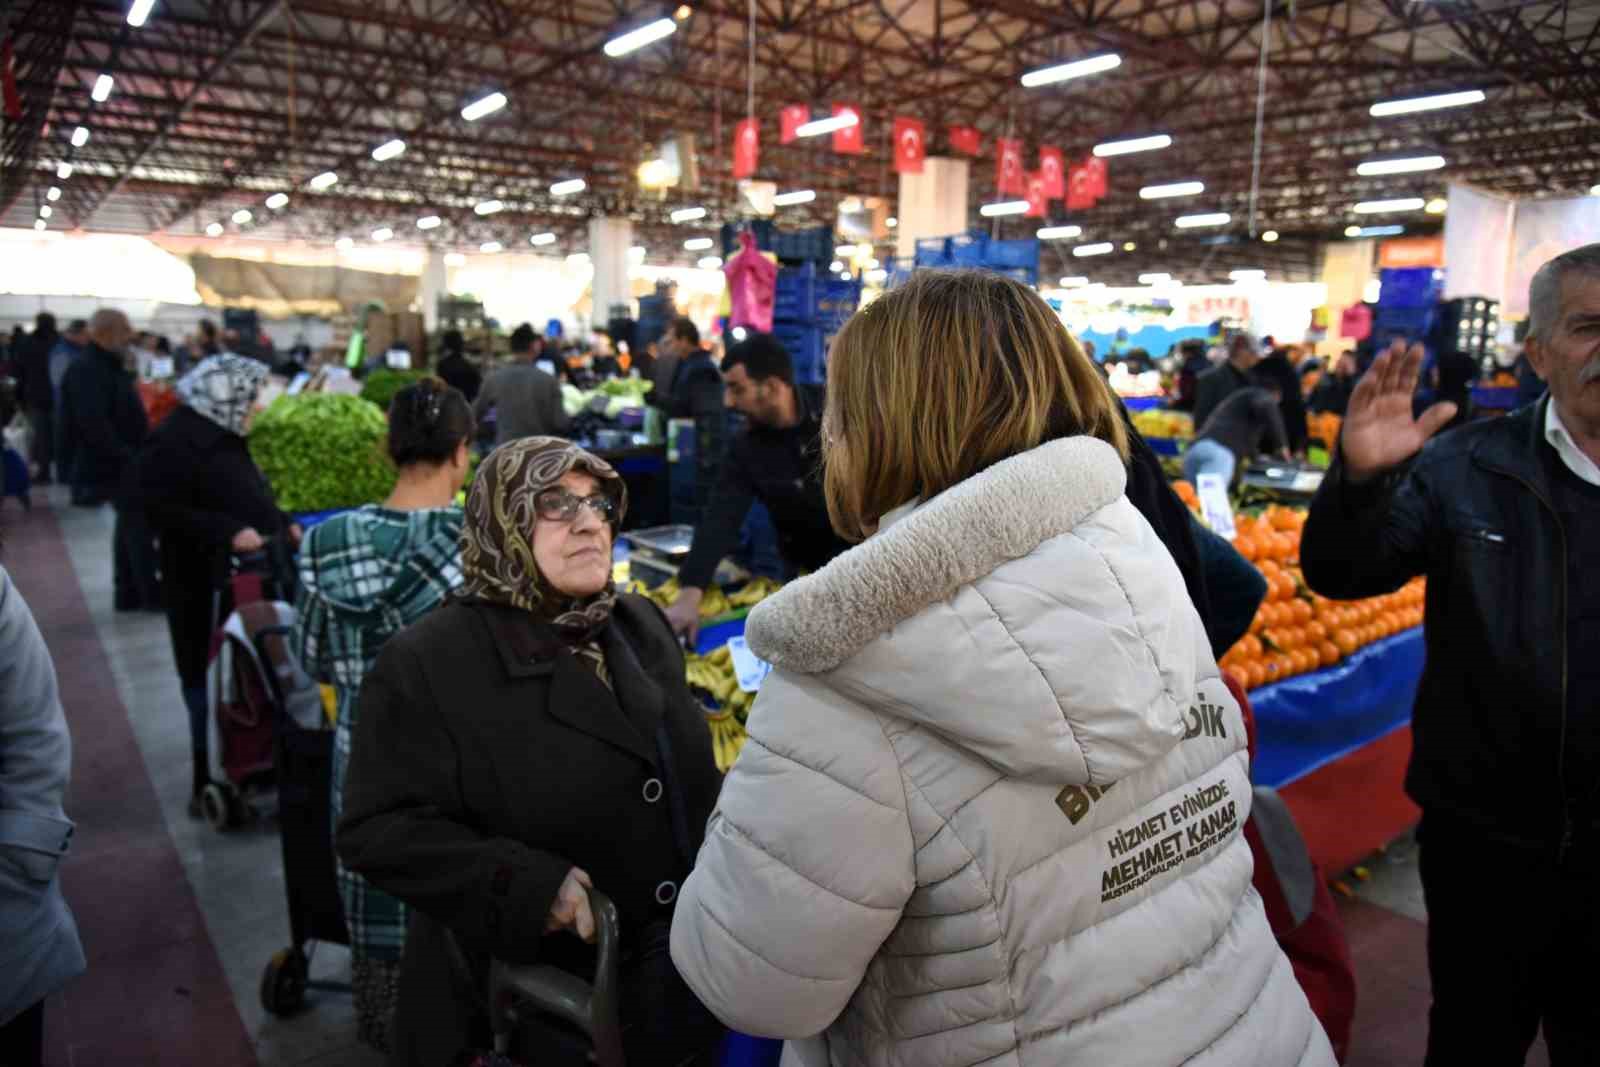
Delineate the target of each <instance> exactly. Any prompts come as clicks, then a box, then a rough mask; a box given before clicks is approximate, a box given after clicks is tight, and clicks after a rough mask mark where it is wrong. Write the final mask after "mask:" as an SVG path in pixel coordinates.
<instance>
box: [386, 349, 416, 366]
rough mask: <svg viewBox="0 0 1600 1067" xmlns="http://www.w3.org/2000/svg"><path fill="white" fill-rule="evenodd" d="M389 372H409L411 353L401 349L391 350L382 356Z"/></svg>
mask: <svg viewBox="0 0 1600 1067" xmlns="http://www.w3.org/2000/svg"><path fill="white" fill-rule="evenodd" d="M383 358H384V360H385V361H386V362H387V363H388V364H389V369H390V370H410V369H411V353H410V352H407V351H406V350H405V349H403V348H391V349H389V351H387V352H385V353H384V354H383Z"/></svg>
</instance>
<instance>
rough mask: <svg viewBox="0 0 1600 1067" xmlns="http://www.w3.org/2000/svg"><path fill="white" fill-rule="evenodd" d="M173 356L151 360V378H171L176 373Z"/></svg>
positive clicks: (156, 357)
mask: <svg viewBox="0 0 1600 1067" xmlns="http://www.w3.org/2000/svg"><path fill="white" fill-rule="evenodd" d="M174 369H175V368H174V365H173V362H172V357H171V356H155V357H153V358H152V359H151V360H150V377H152V378H170V377H172V375H173V373H174Z"/></svg>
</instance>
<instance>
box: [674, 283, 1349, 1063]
mask: <svg viewBox="0 0 1600 1067" xmlns="http://www.w3.org/2000/svg"><path fill="white" fill-rule="evenodd" d="M823 440H824V449H825V453H826V463H827V472H828V473H827V481H826V493H827V497H828V505H829V513H830V515H831V517H832V518H833V521H834V526H835V528H836V529H838V531H839V532H840V534H841V535H844V536H847V537H852V538H855V539H858V540H859V539H861V538H863V537H865V538H866V540H865V542H864V543H863V544H861V545H859V546H858V547H856V548H855V549H853V550H851V551H850V552H847V553H845V554H844V555H843V556H840V557H839V558H838V559H835V560H834V561H833V562H832V563H831V564H829V565H828V566H826V567H824V568H822V570H820V571H818V572H817V573H815V574H813V575H811V576H809V577H807V578H802V579H801V580H799V581H797V582H795V583H793V584H792V585H790V586H788V587H787V588H786V589H784V590H783V592H781V593H779V594H778V595H776V596H774V597H772V598H771V599H769V600H768V601H766V603H764V604H762V605H761V607H760V608H758V609H757V610H756V612H755V613H753V615H752V616H751V620H750V627H749V633H748V636H749V640H750V643H751V645H752V647H753V648H754V649H755V650H756V652H757V653H758V654H759V655H760V656H762V657H763V658H764V659H766V660H767V661H768V662H770V663H772V664H773V665H774V668H775V669H774V671H773V673H772V674H771V675H770V676H768V678H767V680H766V683H765V685H764V686H763V688H762V692H761V696H760V699H759V700H758V701H757V702H756V705H755V708H754V711H753V713H752V715H751V718H750V723H749V733H750V738H749V741H748V743H747V744H746V745H745V747H744V751H743V753H742V754H741V755H740V757H739V760H738V762H737V763H736V764H735V765H734V767H733V769H732V771H731V772H730V773H729V776H728V780H727V782H726V783H725V785H724V787H723V790H722V794H721V799H720V801H719V805H718V810H717V812H716V813H715V814H714V815H713V816H712V820H711V825H710V826H709V827H708V828H707V830H706V842H705V847H704V848H703V850H702V851H701V853H700V857H699V860H698V863H697V864H696V867H695V871H694V873H693V874H692V875H691V876H690V877H689V880H688V882H686V883H685V884H684V887H683V892H682V894H681V896H680V900H679V906H678V910H677V915H676V917H675V919H674V921H673V929H672V956H673V959H674V961H676V963H677V964H678V967H679V969H680V971H681V973H682V975H683V977H684V979H685V980H686V981H687V982H688V983H689V985H690V987H691V988H692V989H694V990H695V992H696V993H698V994H699V995H700V997H701V999H702V1000H703V1001H704V1002H705V1004H706V1005H707V1006H708V1007H710V1008H711V1009H712V1010H713V1011H714V1012H716V1014H717V1015H718V1016H719V1017H720V1018H722V1019H723V1020H724V1021H725V1022H727V1023H728V1024H729V1025H730V1026H733V1027H736V1028H737V1029H740V1030H743V1031H745V1032H748V1033H752V1034H760V1035H768V1036H773V1037H783V1038H788V1039H790V1040H791V1045H790V1047H789V1049H788V1050H787V1051H788V1058H786V1060H785V1062H786V1063H791V1064H793V1063H799V1064H805V1065H808V1067H809V1065H813V1064H817V1065H821V1064H829V1063H832V1064H839V1063H849V1064H861V1065H873V1067H881V1065H887V1064H912V1063H914V1064H917V1065H918V1067H957V1065H966V1064H975V1063H994V1064H1019V1063H1030V1064H1031V1063H1040V1064H1044V1063H1049V1064H1101V1063H1139V1064H1147V1065H1164V1064H1165V1065H1172V1067H1177V1065H1178V1064H1183V1063H1202V1062H1203V1063H1208V1064H1213V1063H1214V1064H1228V1065H1230V1067H1242V1065H1255V1067H1292V1065H1303V1067H1310V1065H1318V1067H1321V1065H1327V1067H1331V1065H1332V1064H1333V1063H1334V1059H1333V1052H1332V1050H1331V1049H1330V1048H1329V1045H1328V1040H1327V1038H1326V1036H1324V1034H1323V1032H1322V1029H1321V1027H1320V1025H1319V1024H1318V1022H1317V1020H1316V1019H1315V1017H1314V1016H1313V1015H1312V1013H1311V1009H1310V1008H1309V1006H1308V1005H1307V1003H1306V998H1305V995H1304V994H1303V993H1302V992H1301V991H1300V987H1299V986H1298V985H1297V984H1296V982H1295V977H1294V973H1293V971H1292V970H1291V968H1290V966H1289V963H1288V961H1287V960H1286V959H1285V958H1284V957H1283V955H1282V953H1281V952H1279V950H1278V946H1277V944H1276V943H1275V942H1274V940H1273V936H1272V931H1271V930H1270V928H1269V927H1268V924H1267V919H1266V915H1265V914H1264V912H1263V909H1262V905H1261V901H1260V898H1259V897H1257V896H1256V894H1255V893H1254V891H1252V889H1251V886H1250V879H1251V856H1250V848H1249V845H1248V844H1247V843H1246V842H1245V840H1244V837H1243V835H1242V828H1243V826H1244V822H1245V819H1246V818H1247V817H1248V815H1249V810H1250V798H1251V787H1250V778H1249V767H1248V757H1247V755H1246V753H1245V737H1244V724H1243V721H1242V717H1241V714H1240V710H1239V706H1238V705H1237V704H1236V703H1235V702H1234V700H1233V698H1232V697H1231V696H1230V695H1229V692H1228V689H1227V686H1226V685H1225V684H1224V683H1223V681H1222V679H1221V677H1220V675H1219V673H1218V670H1217V666H1216V663H1215V661H1214V660H1213V659H1212V657H1211V652H1210V648H1209V646H1208V643H1207V640H1206V635H1205V631H1204V628H1203V627H1202V626H1201V622H1200V619H1199V617H1198V616H1197V614H1196V612H1195V609H1194V606H1193V604H1192V603H1191V602H1190V600H1189V598H1188V596H1187V595H1186V591H1185V588H1184V583H1183V580H1182V578H1181V576H1180V575H1179V572H1178V569H1177V567H1176V566H1175V565H1174V563H1173V561H1172V557H1171V556H1170V555H1168V553H1167V551H1166V549H1164V548H1163V547H1162V544H1161V542H1160V541H1159V540H1158V539H1157V537H1156V535H1155V533H1154V531H1153V530H1152V529H1151V527H1150V525H1149V523H1148V522H1146V521H1145V520H1144V518H1142V517H1141V516H1140V514H1139V512H1138V511H1137V510H1136V509H1135V508H1134V506H1133V505H1132V504H1131V503H1130V502H1129V501H1128V499H1127V497H1126V495H1125V493H1124V489H1125V484H1126V480H1127V474H1126V469H1125V467H1124V457H1125V456H1126V454H1127V448H1128V445H1127V438H1126V431H1125V429H1124V426H1123V422H1122V419H1121V416H1120V415H1119V413H1118V412H1117V409H1116V407H1115V401H1114V399H1113V398H1112V396H1111V393H1110V391H1109V389H1108V388H1107V387H1106V386H1105V385H1104V384H1103V383H1102V382H1101V380H1100V378H1099V376H1098V375H1097V374H1096V372H1095V369H1094V367H1093V365H1092V364H1091V363H1090V362H1089V360H1088V358H1087V357H1086V356H1085V355H1084V354H1083V351H1082V350H1081V349H1080V348H1079V347H1078V345H1077V343H1076V342H1075V341H1073V340H1072V338H1071V337H1070V336H1069V335H1068V333H1067V332H1066V330H1065V329H1063V328H1062V326H1061V323H1060V321H1059V320H1058V319H1057V318H1056V317H1055V315H1054V313H1053V312H1052V311H1051V310H1050V309H1049V308H1048V307H1047V306H1046V305H1045V303H1044V301H1043V300H1041V299H1040V298H1039V296H1038V295H1037V294H1036V293H1034V292H1033V291H1032V290H1030V289H1028V288H1027V287H1025V286H1023V285H1021V284H1019V283H1017V282H1014V281H1011V280H1010V279H1007V278H1005V277H1003V276H1001V275H995V274H985V273H977V272H942V271H929V272H925V273H919V274H917V275H914V276H913V277H912V279H911V280H910V281H909V282H908V283H907V284H905V285H904V286H901V287H900V288H898V289H895V290H893V291H891V292H889V293H887V294H886V295H884V296H883V297H882V298H881V299H879V300H877V301H876V302H874V303H873V304H872V305H870V306H869V307H867V308H865V309H864V310H862V311H861V312H860V313H858V314H857V315H856V316H855V317H853V318H852V319H851V320H850V322H849V323H847V324H846V325H845V327H844V329H843V330H842V331H840V333H839V335H838V337H837V338H836V339H835V341H834V344H833V348H832V351H831V356H830V360H829V368H828V408H827V413H826V416H825V418H824V422H823Z"/></svg>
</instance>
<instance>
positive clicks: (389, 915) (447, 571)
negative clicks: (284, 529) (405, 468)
mask: <svg viewBox="0 0 1600 1067" xmlns="http://www.w3.org/2000/svg"><path fill="white" fill-rule="evenodd" d="M461 523H462V513H461V509H460V508H453V507H452V508H435V509H429V510H425V511H391V510H389V509H387V508H381V507H376V506H368V507H364V508H359V509H357V510H355V511H351V512H347V513H345V514H343V515H340V516H337V517H335V518H333V519H329V520H328V521H327V522H324V523H322V524H321V525H320V526H316V527H314V528H313V529H312V530H310V531H309V532H308V533H307V534H306V541H305V544H304V545H303V546H302V547H301V551H300V585H301V592H300V600H299V603H298V604H297V605H296V607H297V612H296V620H295V632H294V642H295V648H296V651H297V652H298V653H299V655H300V662H301V663H302V664H304V666H305V669H306V671H307V672H309V673H310V674H311V675H312V676H313V677H315V678H317V679H318V680H319V681H322V682H325V683H327V684H329V685H331V686H333V688H334V691H335V692H336V693H337V694H338V698H339V713H338V723H337V725H336V727H335V734H334V751H333V798H332V800H333V805H332V806H333V823H334V825H335V826H337V825H338V823H339V816H340V815H341V814H342V813H343V810H344V779H345V773H346V769H347V768H348V767H349V765H350V738H351V736H352V735H353V734H354V732H355V726H356V710H357V703H358V702H357V699H356V698H357V696H358V695H359V693H360V692H361V682H362V679H364V678H365V677H366V675H367V672H368V671H370V670H371V669H372V665H373V664H374V663H375V662H376V661H377V659H378V653H379V652H380V651H381V650H382V648H383V645H384V642H386V641H388V640H389V638H390V637H393V636H394V635H395V634H396V633H398V632H400V631H401V630H403V629H405V628H406V627H407V626H409V625H411V624H412V623H414V622H416V621H417V620H418V619H420V618H422V617H423V616H424V615H426V614H427V613H428V612H430V611H432V610H433V609H434V608H435V607H437V606H439V604H441V603H442V602H443V601H444V599H445V598H446V597H447V596H448V595H449V593H450V591H451V590H452V589H454V588H455V587H456V586H458V585H460V584H461V562H460V560H461ZM338 876H339V895H340V897H341V898H342V899H343V901H344V913H345V920H346V922H347V923H348V924H349V927H350V948H351V951H352V952H354V953H356V954H358V955H363V956H366V957H368V958H374V959H388V960H398V959H400V956H401V951H402V950H403V948H404V947H405V935H406V910H405V905H403V904H401V903H400V901H398V900H396V899H394V898H393V897H391V896H389V895H388V894H386V893H382V892H380V891H378V890H377V889H375V888H374V887H373V886H372V885H371V884H370V883H368V882H367V880H366V879H365V878H362V877H361V876H360V875H358V874H355V873H354V872H352V871H349V870H346V869H345V866H344V864H343V862H342V861H340V862H339V863H338Z"/></svg>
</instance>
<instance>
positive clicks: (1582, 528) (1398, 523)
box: [1301, 244, 1600, 1067]
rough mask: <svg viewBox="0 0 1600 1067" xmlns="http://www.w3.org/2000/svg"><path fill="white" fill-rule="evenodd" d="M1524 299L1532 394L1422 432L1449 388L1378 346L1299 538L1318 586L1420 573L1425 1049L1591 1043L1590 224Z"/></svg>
mask: <svg viewBox="0 0 1600 1067" xmlns="http://www.w3.org/2000/svg"><path fill="white" fill-rule="evenodd" d="M1529 303H1530V308H1531V312H1532V314H1531V320H1530V321H1531V329H1530V333H1529V338H1528V355H1529V358H1530V360H1531V361H1532V363H1533V366H1534V368H1535V369H1536V370H1537V371H1538V372H1539V374H1540V376H1541V377H1542V378H1544V380H1545V381H1546V382H1547V383H1548V384H1549V387H1550V395H1549V397H1548V398H1547V399H1544V400H1541V401H1540V402H1539V403H1537V404H1535V405H1533V406H1531V407H1527V408H1523V409H1521V410H1520V411H1518V412H1516V413H1515V414H1513V415H1510V416H1506V417H1504V418H1498V419H1489V420H1484V421H1480V422H1475V423H1473V424H1471V425H1468V426H1465V427H1462V428H1461V429H1458V430H1455V431H1452V432H1450V433H1447V434H1445V435H1443V436H1441V437H1440V438H1439V439H1438V440H1435V441H1433V442H1432V443H1427V442H1428V439H1429V437H1431V436H1432V435H1433V434H1434V433H1436V432H1437V431H1438V430H1439V428H1440V427H1442V426H1443V425H1444V424H1445V423H1446V422H1448V421H1449V420H1450V418H1451V417H1452V416H1453V415H1454V414H1455V410H1454V405H1453V404H1450V403H1443V404H1439V405H1437V406H1436V407H1433V408H1431V409H1429V410H1428V411H1427V412H1425V413H1423V415H1422V416H1421V417H1420V418H1415V419H1414V418H1413V414H1412V393H1413V392H1414V390H1415V388H1416V384H1417V378H1418V375H1419V372H1420V367H1421V363H1422V350H1421V348H1420V346H1417V347H1413V348H1412V349H1411V351H1410V352H1409V353H1405V354H1397V353H1394V352H1388V353H1385V354H1384V355H1383V356H1381V357H1379V358H1378V360H1377V361H1376V362H1375V363H1374V364H1373V367H1372V369H1371V370H1370V371H1369V372H1368V373H1367V375H1366V376H1365V377H1364V378H1363V379H1362V381H1361V384H1360V385H1359V386H1357V387H1356V391H1355V394H1354V396H1353V397H1352V398H1351V401H1350V408H1349V412H1348V414H1347V415H1346V416H1345V421H1344V427H1343V431H1342V434H1341V443H1340V453H1341V454H1340V456H1339V458H1338V461H1337V462H1336V463H1335V465H1334V468H1333V470H1332V471H1330V473H1329V476H1328V478H1327V480H1326V481H1325V482H1324V483H1323V486H1322V489H1321V490H1320V491H1319V492H1318V494H1317V498H1316V500H1315V502H1314V503H1313V505H1312V509H1311V516H1310V519H1309V521H1308V522H1307V524H1306V528H1305V535H1304V541H1303V543H1302V545H1301V561H1302V564H1303V566H1304V568H1305V576H1306V579H1307V581H1308V582H1309V583H1310V584H1311V586H1312V588H1314V589H1315V590H1317V591H1318V592H1319V593H1322V594H1324V595H1326V596H1331V597H1336V598H1340V599H1348V598H1356V597H1367V596H1375V595H1379V594H1383V593H1389V592H1392V591H1394V590H1395V589H1398V588H1399V587H1400V586H1401V585H1402V584H1404V583H1405V582H1406V581H1407V580H1409V579H1410V578H1411V577H1412V576H1414V575H1417V574H1426V575H1427V577H1428V604H1427V623H1426V632H1425V639H1426V642H1427V665H1426V667H1425V668H1424V671H1423V677H1422V685H1421V689H1420V690H1419V692H1418V694H1417V700H1416V705H1415V708H1414V713H1413V715H1414V717H1413V730H1414V734H1413V749H1412V757H1411V766H1410V769H1409V771H1408V773H1407V775H1406V791H1407V792H1408V793H1409V794H1410V795H1411V797H1412V799H1413V800H1415V801H1416V802H1417V804H1418V805H1419V806H1421V808H1422V828H1421V831H1420V834H1419V838H1420V841H1421V864H1422V866H1421V872H1422V889H1423V895H1424V898H1425V900H1426V903H1427V909H1428V921H1429V927H1430V928H1429V931H1428V964H1429V969H1430V971H1431V972H1432V977H1433V1009H1432V1013H1431V1016H1430V1024H1431V1025H1430V1033H1429V1039H1428V1056H1427V1061H1426V1063H1427V1065H1428V1067H1443V1065H1446V1064H1452V1065H1453V1064H1463V1063H1474V1064H1478V1063H1483V1064H1489V1063H1507V1064H1509V1063H1521V1062H1522V1061H1523V1058H1524V1056H1525V1054H1526V1053H1527V1050H1528V1047H1529V1045H1530V1044H1531V1043H1532V1041H1533V1037H1534V1034H1535V1032H1536V1031H1537V1029H1538V1027H1539V1025H1540V1022H1541V1021H1542V1022H1543V1026H1544V1034H1545V1040H1546V1043H1547V1044H1548V1046H1549V1048H1550V1060H1551V1062H1552V1063H1554V1064H1580V1063H1581V1064H1591V1063H1600V1017H1597V1016H1596V1015H1595V1013H1594V1011H1593V1007H1592V1004H1591V1003H1590V1000H1591V998H1590V997H1589V996H1588V991H1589V989H1590V988H1591V982H1590V979H1589V966H1590V962H1591V959H1592V956H1593V953H1594V950H1595V948H1596V947H1597V946H1600V913H1597V912H1596V909H1595V906H1594V904H1595V901H1596V900H1597V899H1600V847H1597V846H1600V791H1597V789H1596V786H1595V783H1596V781H1597V780H1600V536H1596V535H1595V533H1594V531H1595V530H1596V529H1600V244H1595V245H1589V246H1587V247H1585V248H1580V249H1578V250H1576V251H1573V252H1569V253H1567V254H1566V255H1563V256H1560V257H1558V258H1556V259H1554V260H1551V261H1550V262H1549V263H1546V264H1545V265H1544V266H1543V267H1541V268H1540V269H1539V271H1538V272H1537V273H1536V274H1535V275H1534V279H1533V284H1532V287H1531V296H1530V301H1529ZM1425 444H1426V447H1424V445H1425ZM1419 452H1420V455H1419V454H1418V453H1419ZM1489 976H1493V977H1489Z"/></svg>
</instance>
